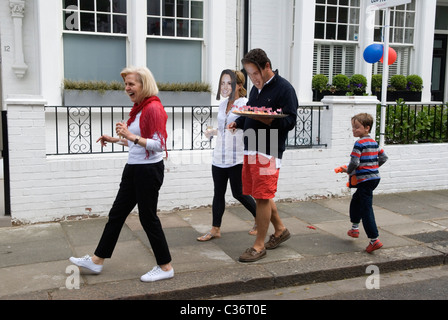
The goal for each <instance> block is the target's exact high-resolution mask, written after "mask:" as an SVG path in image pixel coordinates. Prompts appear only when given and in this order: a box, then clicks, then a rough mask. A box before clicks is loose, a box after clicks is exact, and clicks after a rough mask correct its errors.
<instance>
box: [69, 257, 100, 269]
mask: <svg viewBox="0 0 448 320" xmlns="http://www.w3.org/2000/svg"><path fill="white" fill-rule="evenodd" d="M69 260H70V262H71V263H73V264H74V265H77V266H78V267H83V268H86V269H89V270H90V271H92V272H94V273H100V272H101V270H103V266H102V265H100V264H96V263H94V262H93V261H92V258H91V257H90V256H89V255H86V256H84V257H82V258H75V257H70V259H69Z"/></svg>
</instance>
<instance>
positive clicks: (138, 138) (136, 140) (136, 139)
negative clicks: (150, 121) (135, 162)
mask: <svg viewBox="0 0 448 320" xmlns="http://www.w3.org/2000/svg"><path fill="white" fill-rule="evenodd" d="M140 138H141V137H140V136H137V138H135V140H134V144H137V143H138V140H140Z"/></svg>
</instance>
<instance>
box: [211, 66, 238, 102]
mask: <svg viewBox="0 0 448 320" xmlns="http://www.w3.org/2000/svg"><path fill="white" fill-rule="evenodd" d="M225 74H228V75H229V76H230V79H231V81H232V93H231V95H230V97H232V96H233V95H234V94H235V89H236V75H235V72H233V71H232V70H230V69H225V70H223V71H222V72H221V76H220V77H219V85H218V93H217V94H216V100H220V99H221V81H222V77H223V76H224V75H225Z"/></svg>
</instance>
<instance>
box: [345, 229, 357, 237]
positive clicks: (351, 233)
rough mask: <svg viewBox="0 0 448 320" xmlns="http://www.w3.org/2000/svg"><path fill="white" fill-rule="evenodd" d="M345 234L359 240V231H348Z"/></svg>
mask: <svg viewBox="0 0 448 320" xmlns="http://www.w3.org/2000/svg"><path fill="white" fill-rule="evenodd" d="M347 234H348V235H349V236H350V237H352V238H359V229H350V230H348V232H347Z"/></svg>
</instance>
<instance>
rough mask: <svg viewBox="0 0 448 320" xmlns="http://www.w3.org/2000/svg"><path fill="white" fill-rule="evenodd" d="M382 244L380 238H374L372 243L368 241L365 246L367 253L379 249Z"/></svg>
mask: <svg viewBox="0 0 448 320" xmlns="http://www.w3.org/2000/svg"><path fill="white" fill-rule="evenodd" d="M382 246H383V244H382V243H381V241H380V240H378V239H377V240H376V241H375V242H374V243H373V244H372V243H369V245H368V246H367V248H366V251H367V253H372V252H373V251H375V250H378V249H380V248H381V247H382Z"/></svg>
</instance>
